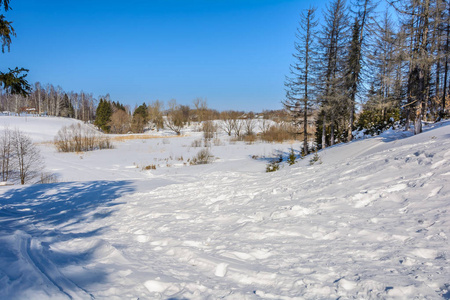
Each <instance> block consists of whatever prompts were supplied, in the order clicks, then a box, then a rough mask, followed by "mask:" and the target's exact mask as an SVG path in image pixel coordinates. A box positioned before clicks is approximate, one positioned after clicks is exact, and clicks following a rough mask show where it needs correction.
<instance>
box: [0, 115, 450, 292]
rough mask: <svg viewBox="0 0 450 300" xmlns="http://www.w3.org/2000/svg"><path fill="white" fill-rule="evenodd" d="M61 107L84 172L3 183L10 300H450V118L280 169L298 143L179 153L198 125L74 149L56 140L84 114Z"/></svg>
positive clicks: (0, 248)
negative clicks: (276, 161)
mask: <svg viewBox="0 0 450 300" xmlns="http://www.w3.org/2000/svg"><path fill="white" fill-rule="evenodd" d="M2 118H5V119H2ZM7 118H9V119H8V123H9V126H10V127H19V128H22V129H23V130H24V131H28V130H31V129H33V128H34V127H33V126H28V127H22V126H21V124H22V123H29V122H30V118H29V119H28V120H27V122H23V119H20V120H19V121H17V119H14V118H12V117H7ZM45 119H47V120H48V122H53V123H52V125H50V124H47V125H45V124H44V125H42V126H43V127H42V128H43V129H42V130H41V131H40V135H38V136H37V137H38V138H35V140H36V141H37V142H39V147H40V149H41V150H42V153H43V156H44V157H45V160H46V165H47V171H51V172H55V173H57V174H58V175H59V176H60V179H61V180H63V181H70V182H60V183H55V184H46V185H28V186H23V187H21V186H13V187H11V186H5V187H0V299H70V298H72V299H94V298H95V299H138V298H139V299H337V298H340V297H341V298H340V299H348V298H356V299H383V298H392V299H424V298H425V299H450V264H449V257H450V244H449V241H448V238H449V237H450V193H449V191H450V183H449V181H450V122H442V123H438V124H434V125H432V126H428V127H426V128H425V132H424V133H423V134H420V135H417V136H412V135H411V134H409V133H406V134H405V133H404V132H402V131H398V132H394V131H390V132H388V133H386V134H384V135H382V136H379V137H374V138H370V139H366V140H362V141H356V142H353V143H350V144H342V145H338V146H335V147H333V148H329V149H327V150H326V151H322V152H319V156H320V158H321V164H319V163H316V164H315V165H313V166H310V165H309V158H305V159H304V160H302V161H300V162H298V163H297V164H296V165H294V166H292V167H288V166H285V167H283V168H282V169H281V170H280V171H278V172H274V173H265V172H264V170H265V165H266V163H267V160H265V159H264V158H261V157H264V156H266V157H270V156H271V155H272V154H274V153H275V152H276V150H279V151H282V152H284V153H286V152H287V151H288V149H289V147H291V145H290V144H289V143H286V144H283V145H276V144H265V143H257V144H253V145H246V144H244V143H241V142H238V143H235V144H229V142H228V139H227V138H226V137H225V136H222V137H221V139H222V140H223V144H222V145H219V146H212V148H211V152H212V153H213V154H214V155H215V156H216V157H217V160H216V161H215V162H214V163H213V164H210V165H204V166H185V165H184V164H183V163H182V161H181V160H179V163H177V159H176V157H180V156H183V159H184V161H186V160H187V158H189V157H192V156H194V155H195V153H196V152H197V151H198V149H199V148H194V147H191V143H192V141H193V140H195V139H199V138H200V137H201V133H196V132H193V131H192V132H188V133H187V134H186V136H184V137H180V138H176V137H161V138H155V139H147V140H129V141H124V142H117V143H116V149H113V150H103V151H94V152H91V153H84V154H62V153H57V152H56V151H55V150H54V148H53V147H52V146H51V145H49V144H48V143H42V142H43V141H45V140H51V139H52V138H53V136H54V134H56V132H57V130H58V129H59V128H58V126H59V127H61V126H62V125H66V124H65V122H69V121H67V120H66V119H56V118H55V119H52V118H39V121H36V122H41V123H42V122H43V123H45V121H42V120H45ZM2 120H6V117H0V124H4V122H3V121H2ZM56 120H59V121H56ZM21 122H22V123H21ZM72 122H74V121H72ZM41 123H40V124H41ZM69 123H70V122H69ZM39 126H41V125H39ZM30 128H31V129H30ZM44 128H45V129H44ZM35 129H36V128H34V129H33V130H35ZM28 132H30V133H32V134H35V133H33V132H32V131H28ZM164 134H167V133H164ZM46 136H48V137H50V138H49V139H47V138H46ZM294 147H297V148H298V147H299V144H294ZM252 155H256V156H258V157H260V159H252V158H251V156H252ZM170 157H172V159H170ZM147 164H157V165H158V168H157V169H156V170H151V171H143V170H142V166H145V165H147Z"/></svg>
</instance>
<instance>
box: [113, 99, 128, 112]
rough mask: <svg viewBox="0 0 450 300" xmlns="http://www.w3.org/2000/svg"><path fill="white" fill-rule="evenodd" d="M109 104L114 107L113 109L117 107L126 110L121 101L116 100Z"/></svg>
mask: <svg viewBox="0 0 450 300" xmlns="http://www.w3.org/2000/svg"><path fill="white" fill-rule="evenodd" d="M111 105H112V107H113V108H114V111H116V110H118V109H120V110H123V111H124V112H126V111H127V110H126V108H125V106H124V105H123V104H122V103H119V101H117V102H114V101H113V102H112V103H111Z"/></svg>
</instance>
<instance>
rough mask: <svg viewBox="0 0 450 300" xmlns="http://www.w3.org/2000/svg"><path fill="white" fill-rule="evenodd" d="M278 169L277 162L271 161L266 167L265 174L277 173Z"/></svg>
mask: <svg viewBox="0 0 450 300" xmlns="http://www.w3.org/2000/svg"><path fill="white" fill-rule="evenodd" d="M279 169H280V164H279V163H278V161H277V160H272V161H271V162H270V163H268V164H267V166H266V172H268V173H269V172H275V171H278V170H279Z"/></svg>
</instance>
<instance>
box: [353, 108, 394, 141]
mask: <svg viewBox="0 0 450 300" xmlns="http://www.w3.org/2000/svg"><path fill="white" fill-rule="evenodd" d="M399 120H400V109H398V108H390V109H385V110H382V109H374V108H372V109H366V110H363V111H362V112H361V113H360V114H359V117H358V121H357V122H356V128H357V130H358V131H364V133H365V134H367V135H378V134H380V133H382V132H383V131H385V130H387V129H388V128H390V127H393V126H394V125H395V123H396V122H398V121H399Z"/></svg>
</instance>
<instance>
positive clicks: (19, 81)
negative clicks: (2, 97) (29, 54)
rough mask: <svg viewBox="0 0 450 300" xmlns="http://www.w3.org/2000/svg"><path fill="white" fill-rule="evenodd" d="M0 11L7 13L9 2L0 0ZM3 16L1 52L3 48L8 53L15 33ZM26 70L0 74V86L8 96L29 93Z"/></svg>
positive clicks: (0, 24) (17, 69)
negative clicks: (6, 49)
mask: <svg viewBox="0 0 450 300" xmlns="http://www.w3.org/2000/svg"><path fill="white" fill-rule="evenodd" d="M0 9H4V11H5V12H6V11H8V10H9V9H10V6H9V0H0ZM11 23H12V22H9V21H7V20H6V19H5V16H4V15H0V38H1V43H2V52H3V53H5V47H6V48H8V51H10V45H11V37H15V36H16V32H15V31H14V28H13V27H12V25H11ZM27 72H28V70H27V69H24V68H18V67H16V68H14V69H9V71H8V72H0V86H1V87H2V88H3V89H4V90H5V91H6V92H7V93H9V94H18V95H22V96H26V95H28V94H29V93H30V91H31V86H30V84H29V83H28V81H27V80H26V77H27V75H28V74H27Z"/></svg>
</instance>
